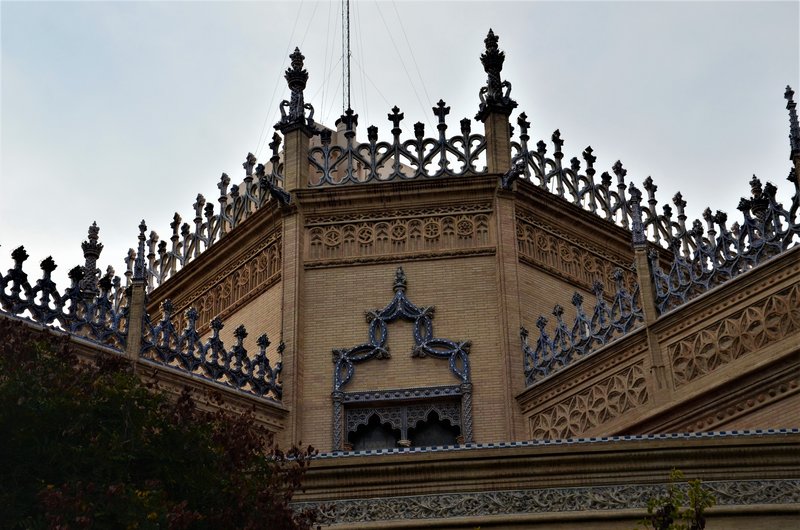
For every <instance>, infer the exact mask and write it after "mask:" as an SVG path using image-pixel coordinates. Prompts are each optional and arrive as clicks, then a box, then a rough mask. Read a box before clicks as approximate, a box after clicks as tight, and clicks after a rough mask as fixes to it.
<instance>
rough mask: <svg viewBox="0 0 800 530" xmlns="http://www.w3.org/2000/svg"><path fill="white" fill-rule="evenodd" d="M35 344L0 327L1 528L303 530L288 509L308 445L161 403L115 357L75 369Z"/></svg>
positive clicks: (63, 344) (19, 329)
mask: <svg viewBox="0 0 800 530" xmlns="http://www.w3.org/2000/svg"><path fill="white" fill-rule="evenodd" d="M43 336H44V337H45V338H42V337H43ZM47 336H48V335H47V334H46V333H44V334H38V335H36V337H38V339H34V335H33V332H32V331H30V329H29V328H28V327H27V326H26V325H24V324H21V323H19V322H13V321H9V320H6V319H0V520H2V521H3V525H4V527H6V528H9V527H10V528H26V529H27V528H58V529H72V528H131V529H134V528H135V529H155V528H169V529H181V528H198V529H204V528H209V529H211V528H214V529H218V528H222V529H224V528H237V529H239V528H242V529H260V528H268V529H275V530H283V529H286V530H303V529H308V528H311V527H312V526H313V523H314V521H315V519H316V514H315V513H314V512H310V511H309V512H301V513H298V512H295V511H293V510H292V509H291V507H290V505H289V502H290V501H291V499H292V496H293V494H294V492H295V491H296V490H297V489H298V488H299V487H300V482H301V479H302V477H303V474H304V473H305V470H306V468H307V466H308V461H309V458H310V456H311V455H312V453H313V449H312V448H310V447H309V448H308V449H305V450H300V449H297V448H293V449H292V450H290V451H288V452H286V453H283V452H281V451H280V450H278V449H277V448H275V446H274V445H273V443H272V439H271V437H270V436H269V433H267V432H266V431H264V430H262V429H259V428H258V427H256V426H254V423H253V414H252V413H249V414H243V415H242V414H235V413H232V412H230V411H227V412H226V411H225V410H224V407H223V406H219V407H218V408H217V411H216V412H213V413H212V412H204V411H201V410H199V409H198V407H197V406H196V405H195V402H194V401H193V399H192V395H191V394H190V392H189V391H188V390H184V392H183V393H182V394H181V395H180V397H179V398H178V399H177V400H175V399H168V398H167V397H165V396H164V395H163V394H161V393H159V392H158V391H157V390H156V389H155V388H153V385H152V384H151V385H145V384H143V383H142V382H141V381H140V380H139V378H137V377H136V376H134V375H133V374H132V373H131V372H130V365H129V363H127V362H125V361H123V360H120V359H119V358H118V357H112V356H106V355H100V356H98V357H97V358H96V359H95V360H94V362H85V361H83V362H79V360H78V358H77V357H76V355H75V354H74V353H73V351H72V350H71V348H70V346H69V341H68V340H66V339H64V340H61V341H58V340H56V339H53V338H47ZM220 405H221V403H220Z"/></svg>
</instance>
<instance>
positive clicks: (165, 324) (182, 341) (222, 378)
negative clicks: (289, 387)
mask: <svg viewBox="0 0 800 530" xmlns="http://www.w3.org/2000/svg"><path fill="white" fill-rule="evenodd" d="M172 311H173V307H172V302H171V301H170V300H165V301H164V302H162V304H161V313H162V318H161V320H160V321H159V322H157V323H155V324H153V323H151V322H150V319H149V317H145V325H144V330H143V334H142V350H141V355H142V356H143V357H144V358H146V359H151V360H153V361H155V362H158V363H160V364H163V365H166V366H172V367H175V368H179V369H182V370H185V371H187V372H189V373H192V374H197V375H199V376H201V377H203V378H204V379H208V380H211V381H217V382H219V383H222V384H225V385H228V386H231V387H233V388H237V389H241V390H245V391H248V392H250V393H252V394H255V395H257V396H264V397H269V398H272V399H275V400H280V399H281V397H282V393H283V389H282V386H281V383H280V382H279V380H278V376H279V375H280V372H281V366H282V363H281V362H278V363H277V364H276V365H275V367H274V368H273V367H272V366H271V365H270V362H269V358H268V357H267V347H268V346H269V345H270V341H269V339H268V338H267V335H266V334H263V335H261V336H260V337H258V339H257V341H256V343H257V344H258V347H259V352H258V353H257V354H256V356H255V357H253V358H252V359H250V357H249V356H248V354H247V350H246V349H245V348H244V339H245V337H247V330H246V329H245V327H244V326H243V325H240V326H239V327H238V328H236V330H235V331H234V332H233V336H234V337H235V338H236V344H234V345H233V347H232V348H231V349H226V348H225V345H224V344H223V342H222V340H221V339H220V338H219V332H220V330H221V329H222V327H223V324H222V321H221V320H220V319H219V318H214V319H213V320H212V321H211V337H209V338H208V339H206V340H203V338H202V336H201V335H200V334H199V333H198V332H197V317H198V314H197V310H196V309H194V308H190V309H188V310H187V311H186V316H185V320H186V327H185V328H184V329H183V331H178V330H177V329H176V328H175V326H174V324H173V321H172ZM283 349H284V346H283V342H281V343H280V344H279V345H278V348H277V352H278V355H279V356H282V355H283Z"/></svg>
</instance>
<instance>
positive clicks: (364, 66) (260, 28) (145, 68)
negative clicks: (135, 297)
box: [0, 0, 800, 289]
mask: <svg viewBox="0 0 800 530" xmlns="http://www.w3.org/2000/svg"><path fill="white" fill-rule="evenodd" d="M339 7H340V2H333V3H328V2H312V1H310V0H306V1H304V2H300V1H299V0H298V1H295V2H236V3H233V2H215V3H212V2H164V3H161V2H97V3H95V2H90V3H71V2H56V3H44V2H25V3H16V2H6V1H3V2H2V3H0V19H1V25H0V30H1V31H2V35H1V37H0V39H1V40H0V44H2V57H1V58H2V68H1V72H2V85H1V88H2V96H1V99H0V110H1V111H2V121H1V123H0V125H2V130H1V134H2V139H1V140H0V147H1V151H0V155H1V156H2V164H1V165H0V178H1V179H2V182H1V184H2V188H1V190H0V245H2V246H0V270H2V271H5V270H6V269H8V268H9V267H10V266H11V264H12V262H11V258H10V252H11V250H12V249H13V248H15V247H16V246H18V245H20V244H25V246H26V248H27V249H28V251H29V253H30V254H31V256H32V259H31V260H29V262H28V264H29V265H28V267H26V270H27V271H28V273H29V274H30V275H31V276H35V275H36V273H37V269H36V267H37V266H38V261H39V260H41V259H42V258H44V257H45V256H47V255H49V254H52V255H53V257H54V258H55V260H56V262H57V263H58V264H59V265H60V267H59V270H57V271H56V272H57V273H60V274H59V275H58V276H57V277H58V278H59V280H61V279H62V278H64V277H65V275H66V272H67V270H68V269H70V268H71V267H72V266H73V265H75V264H78V263H82V254H81V250H80V242H81V241H82V240H83V239H84V238H85V237H86V228H87V226H88V225H89V224H90V223H91V222H92V221H94V220H96V221H97V223H98V225H99V226H100V236H101V241H102V242H103V243H104V244H105V246H106V248H105V250H104V251H103V255H102V256H101V259H100V265H101V266H102V268H105V266H106V265H108V264H112V265H113V266H114V267H115V268H116V269H117V272H118V273H121V272H122V271H123V270H124V264H123V260H122V259H123V257H124V255H125V252H126V250H127V248H128V247H130V246H134V245H135V243H136V236H137V233H138V229H137V225H138V223H139V221H140V220H141V219H142V218H144V219H146V220H147V222H148V225H149V227H150V228H151V229H155V230H156V231H157V232H158V233H159V234H160V235H161V236H162V237H165V236H168V235H169V223H170V221H171V219H172V215H173V213H174V212H175V211H178V212H179V213H181V215H183V217H184V218H189V217H190V216H192V215H193V211H192V208H191V205H192V203H193V202H194V199H195V197H196V195H197V193H198V192H202V193H203V194H204V195H205V196H206V198H208V199H215V198H216V196H217V190H216V183H217V182H218V179H219V175H220V173H222V172H223V171H225V172H227V173H228V174H229V175H230V176H231V178H232V180H234V181H236V182H238V181H239V180H241V177H242V175H243V170H242V169H241V163H242V162H243V161H244V158H245V155H246V154H247V152H248V151H253V152H255V153H256V154H257V155H258V156H259V159H260V160H262V161H263V160H265V159H266V158H268V155H266V154H265V153H266V149H265V148H264V145H263V144H264V141H265V140H264V139H265V138H268V137H269V136H271V134H272V124H274V123H275V121H276V120H277V115H278V111H277V108H278V107H277V105H278V102H279V101H280V100H281V99H283V98H285V97H287V96H288V89H287V88H286V84H285V81H284V80H283V78H282V77H281V76H282V74H283V71H284V70H285V68H286V65H287V62H288V60H287V54H288V52H287V50H289V49H293V48H294V47H295V46H300V48H301V50H302V51H303V53H304V54H305V56H306V68H307V69H308V71H309V74H310V80H309V85H308V88H307V89H306V101H307V102H311V103H312V104H313V105H314V106H315V107H316V109H317V114H316V117H317V119H318V120H319V121H323V122H324V123H326V124H328V125H333V121H334V120H335V119H336V117H337V116H338V115H339V114H340V113H341V90H340V86H341V81H340V79H341V77H340V76H341V65H340V64H338V61H339V58H340V55H341V40H340V39H341V37H340V33H339V32H340V14H339ZM352 10H353V12H352V37H351V39H352V48H353V62H352V65H353V66H352V71H353V75H352V93H353V107H354V109H355V110H356V112H357V113H358V114H359V116H360V117H359V130H360V131H362V132H363V131H365V129H364V127H365V126H366V125H369V124H375V125H377V126H378V127H379V130H380V132H379V134H380V136H381V137H383V138H386V137H387V136H388V132H389V129H390V124H389V123H388V121H387V120H386V114H387V112H388V110H389V108H390V107H391V106H392V105H395V104H396V105H398V106H399V107H400V108H401V110H402V111H404V112H405V115H406V120H405V122H404V124H403V125H404V131H405V133H408V134H410V131H411V128H412V127H411V124H413V123H414V122H416V121H428V122H433V117H432V114H431V111H430V107H431V105H432V104H433V103H435V102H436V101H438V100H439V99H440V98H442V99H444V100H445V101H446V102H447V103H448V104H449V105H450V106H451V108H452V110H451V113H450V116H449V118H450V121H449V123H450V127H451V130H452V131H454V130H456V129H457V128H458V120H459V119H460V118H462V117H464V116H467V117H470V118H471V117H473V116H474V115H475V112H476V110H477V107H478V95H477V92H478V89H479V88H480V87H481V86H482V84H483V83H484V81H485V74H484V73H483V70H482V68H481V65H480V62H479V59H478V58H479V56H480V54H481V52H482V50H483V38H484V37H485V34H486V31H487V30H488V28H489V27H492V28H493V29H494V31H495V32H496V33H497V34H498V35H499V36H500V47H501V49H503V50H504V51H505V52H506V62H505V68H504V71H503V75H504V78H505V79H508V80H509V81H511V83H512V84H513V91H512V97H514V98H515V99H516V100H517V101H518V103H519V108H518V109H517V111H518V112H520V111H524V112H526V113H527V115H528V117H529V120H530V121H531V123H532V128H531V131H530V134H531V137H532V139H533V140H534V142H535V141H536V140H538V139H540V138H542V139H545V140H546V141H548V143H549V137H550V134H551V133H552V131H553V130H554V129H556V128H559V129H560V130H561V133H562V138H563V139H564V140H565V146H564V151H565V154H566V158H567V159H569V158H571V157H572V156H580V153H581V151H582V150H583V148H585V147H586V146H587V145H591V146H592V147H593V148H594V152H595V154H596V155H597V157H598V160H597V163H596V164H595V167H596V168H597V169H598V172H602V171H605V170H609V169H610V167H611V165H612V164H613V163H614V161H616V160H617V159H621V160H622V161H623V163H624V164H625V166H626V168H627V169H628V176H629V177H631V178H632V179H633V180H634V181H635V182H636V183H637V184H638V183H640V182H641V181H642V180H644V178H646V177H647V176H648V175H652V177H653V179H654V180H655V182H656V183H657V184H658V186H659V197H660V198H661V200H662V201H665V200H668V199H669V198H670V197H671V196H672V195H673V194H674V193H675V192H676V191H678V190H681V191H682V192H683V194H684V197H685V198H686V200H687V201H688V203H689V208H688V209H689V212H690V214H692V215H693V216H694V215H697V214H699V212H700V211H702V209H703V208H704V207H705V206H711V207H712V209H715V210H716V209H722V210H726V211H728V212H729V213H731V214H733V213H735V207H736V204H737V202H738V197H740V196H742V195H745V194H747V193H748V189H749V188H748V184H747V182H748V180H749V178H750V176H751V175H752V174H753V173H755V174H757V175H758V176H759V177H761V178H762V179H764V180H770V181H772V182H774V183H776V184H777V185H778V187H779V194H780V195H781V197H782V198H783V199H784V202H788V198H789V196H790V188H789V184H788V182H786V180H785V179H786V175H787V172H788V169H789V160H788V152H789V147H788V139H787V135H788V118H787V112H786V110H785V101H784V100H783V91H784V88H785V86H786V85H787V84H791V85H792V86H794V87H795V88H796V89H797V88H800V87H798V86H797V85H798V84H800V83H798V78H799V77H800V73H799V72H800V58H799V56H800V51H799V50H800V36H799V35H800V31H799V30H798V28H799V27H800V3H798V2H797V1H794V2H663V3H662V2H638V3H632V2H507V3H506V2H410V1H403V0H395V1H394V2H392V1H381V2H374V1H370V2H367V1H363V2H354V3H353V7H352ZM798 92H800V90H798ZM512 119H514V120H516V114H515V115H514V116H512ZM265 124H266V128H265V127H264V125H265ZM427 130H428V132H432V129H431V128H430V126H428V129H427ZM473 130H475V131H481V130H482V125H481V124H479V123H477V122H473ZM405 133H404V134H405ZM260 138H261V139H262V140H261V142H259V139H260ZM732 217H733V215H732ZM59 287H60V288H62V289H63V287H64V284H63V281H59Z"/></svg>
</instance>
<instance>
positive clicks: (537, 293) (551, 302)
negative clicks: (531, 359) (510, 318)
mask: <svg viewBox="0 0 800 530" xmlns="http://www.w3.org/2000/svg"><path fill="white" fill-rule="evenodd" d="M519 283H520V308H521V311H522V319H521V320H522V325H523V326H525V327H526V328H527V329H528V332H529V333H530V338H529V339H528V340H529V341H530V343H531V344H534V343H535V342H536V339H537V338H538V337H539V330H538V328H537V327H536V320H537V319H538V318H539V315H544V316H545V317H546V318H547V328H546V329H547V332H548V333H549V334H550V336H551V337H552V336H553V334H552V331H553V329H554V328H555V323H556V318H555V317H554V316H553V314H552V313H553V307H554V306H555V305H556V304H560V305H561V307H563V308H564V316H563V319H564V322H565V323H566V324H567V327H569V328H570V329H571V328H572V325H573V324H574V323H575V306H573V305H572V302H571V300H572V295H573V294H574V293H575V291H578V292H579V293H581V294H582V295H583V311H584V312H585V313H586V315H587V316H589V317H591V315H592V311H594V306H595V301H596V297H595V295H594V294H593V293H590V292H588V291H586V290H584V289H580V288H578V287H576V286H574V285H571V284H569V283H567V282H565V281H564V280H561V279H560V278H557V277H556V276H553V275H552V274H549V273H547V272H545V271H542V270H538V269H535V268H533V267H531V266H528V265H526V264H524V263H520V264H519ZM519 362H520V370H522V368H521V367H522V351H521V350H520V361H519Z"/></svg>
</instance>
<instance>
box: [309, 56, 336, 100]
mask: <svg viewBox="0 0 800 530" xmlns="http://www.w3.org/2000/svg"><path fill="white" fill-rule="evenodd" d="M340 62H342V58H341V57H339V59H338V60H337V61H336V63H335V64H334V65H333V66H332V67H331V69H330V71H329V72H328V76H327V77H326V78H325V80H324V81H323V83H322V85H320V86H318V87H317V91H316V92H314V94H313V95H312V96H311V97H310V98H309V101H314V98H316V97H317V95H319V93H320V92H321V91H322V87H323V86H325V85H326V84H327V83H328V80H329V79H330V77H331V75H333V71H334V69H335V68H336V67H337V66H339V63H340ZM319 108H321V109H324V108H325V105H320V107H319Z"/></svg>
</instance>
